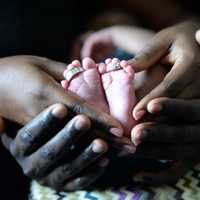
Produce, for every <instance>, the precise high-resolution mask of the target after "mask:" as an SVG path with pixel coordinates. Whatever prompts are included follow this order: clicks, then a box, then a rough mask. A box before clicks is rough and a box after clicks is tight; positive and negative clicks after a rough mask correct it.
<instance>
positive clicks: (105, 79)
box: [99, 58, 136, 136]
mask: <svg viewBox="0 0 200 200" xmlns="http://www.w3.org/2000/svg"><path fill="white" fill-rule="evenodd" d="M119 63H120V61H119V60H118V59H117V58H113V59H107V60H106V65H105V64H104V65H103V64H101V65H99V72H100V73H101V74H102V83H103V88H104V90H105V94H106V98H107V102H108V104H109V109H110V114H111V115H112V116H114V117H115V118H116V119H118V120H119V121H120V122H121V124H122V125H123V127H124V129H125V134H126V135H127V136H130V134H131V129H132V128H133V126H134V125H135V124H136V121H135V120H134V119H133V116H132V110H133V108H134V105H135V104H136V96H135V92H134V84H133V80H134V71H133V68H132V67H131V66H126V67H123V61H122V62H121V64H120V65H121V66H122V67H123V69H119V70H117V71H109V70H110V69H111V70H112V66H113V64H115V66H118V67H119Z"/></svg>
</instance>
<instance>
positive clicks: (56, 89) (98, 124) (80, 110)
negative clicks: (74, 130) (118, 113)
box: [48, 85, 123, 137]
mask: <svg viewBox="0 0 200 200" xmlns="http://www.w3.org/2000/svg"><path fill="white" fill-rule="evenodd" d="M48 90H49V91H48V94H49V97H48V99H49V103H48V104H49V105H51V104H53V103H55V102H61V103H63V104H65V105H66V106H67V107H68V108H69V109H70V111H71V113H72V114H84V115H87V116H88V117H89V118H90V119H91V120H92V122H93V123H94V128H97V129H101V130H104V131H106V132H109V133H112V134H113V135H115V136H118V137H121V136H122V135H123V129H122V127H121V125H120V123H119V122H118V121H117V120H115V119H114V118H113V117H111V116H110V115H108V114H107V113H103V112H101V111H99V110H98V109H97V108H95V107H93V106H91V105H89V104H88V103H87V102H85V101H84V100H83V99H81V98H80V97H78V96H77V95H75V94H74V93H72V92H69V91H68V92H66V91H64V90H63V88H62V87H60V86H59V85H53V86H52V87H50V88H49V89H48ZM107 135H108V137H112V136H111V134H107Z"/></svg>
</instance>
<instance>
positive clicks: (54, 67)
mask: <svg viewBox="0 0 200 200" xmlns="http://www.w3.org/2000/svg"><path fill="white" fill-rule="evenodd" d="M30 59H31V62H32V63H33V64H35V65H37V66H38V67H39V68H41V69H42V70H43V71H45V72H47V73H48V74H50V75H51V76H52V77H53V78H55V79H56V80H57V81H59V82H60V81H61V80H63V72H64V70H65V68H66V66H67V64H65V63H62V62H58V61H54V60H51V59H49V58H44V57H38V56H31V57H30Z"/></svg>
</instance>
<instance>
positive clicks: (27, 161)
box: [1, 104, 109, 191]
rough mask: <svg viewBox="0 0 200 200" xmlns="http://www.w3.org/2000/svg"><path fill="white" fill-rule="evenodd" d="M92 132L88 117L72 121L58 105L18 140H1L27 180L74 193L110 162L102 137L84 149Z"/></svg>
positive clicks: (89, 142) (38, 117)
mask: <svg viewBox="0 0 200 200" xmlns="http://www.w3.org/2000/svg"><path fill="white" fill-rule="evenodd" d="M90 128H91V121H90V120H89V118H88V117H86V116H84V115H77V116H75V117H73V118H71V119H70V118H69V113H68V110H67V108H66V107H65V106H64V105H62V104H55V105H52V106H50V107H48V108H47V109H46V110H44V111H43V112H41V113H40V114H39V115H38V116H36V117H35V118H34V119H33V120H31V121H30V122H29V123H27V124H26V125H25V126H24V127H23V128H21V129H20V130H19V131H18V132H17V136H16V137H15V138H14V139H11V138H9V137H8V136H7V135H6V134H2V135H1V138H2V142H3V144H4V145H5V146H6V147H7V149H8V150H9V151H10V153H11V154H12V155H13V156H14V158H15V159H16V160H17V162H18V163H19V165H20V166H21V167H22V169H23V172H24V174H25V175H26V176H28V177H30V178H32V179H35V180H37V181H38V182H39V183H41V184H42V185H45V186H49V187H52V188H54V189H57V190H65V191H71V190H76V189H82V188H85V187H86V186H89V185H90V184H91V183H93V182H94V181H95V180H96V179H97V178H98V177H99V176H101V175H102V174H103V172H104V171H105V169H106V166H107V165H108V162H109V160H108V159H107V158H106V156H105V153H106V152H107V150H108V145H107V143H106V142H105V141H103V140H102V139H99V138H98V136H97V137H96V139H94V140H92V139H90V140H88V142H87V143H85V145H82V148H80V140H81V144H82V143H84V142H82V141H83V140H84V138H89V137H88V136H89V135H90V134H91V132H92V130H90ZM92 134H93V133H92ZM93 138H94V136H93ZM85 169H87V171H85V172H84V170H85Z"/></svg>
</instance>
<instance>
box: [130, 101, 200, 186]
mask: <svg viewBox="0 0 200 200" xmlns="http://www.w3.org/2000/svg"><path fill="white" fill-rule="evenodd" d="M147 109H148V111H149V112H150V113H151V112H152V110H154V113H155V110H156V113H155V116H158V119H156V117H155V118H154V117H153V116H152V119H151V120H147V121H146V122H143V123H140V124H139V125H137V126H136V127H135V128H134V129H133V131H132V140H133V142H134V143H135V144H136V145H138V148H137V151H136V154H138V155H142V156H144V157H149V158H156V159H168V160H175V161H177V160H178V162H175V164H173V165H172V166H171V167H170V168H169V169H167V170H164V171H160V172H155V173H153V172H140V173H139V174H137V175H136V178H135V179H136V180H140V181H143V182H146V183H149V184H163V183H174V182H176V181H177V180H178V179H179V178H180V177H181V176H182V175H184V174H185V173H186V172H187V170H188V169H189V168H190V167H191V166H193V165H194V164H195V163H197V162H199V160H200V158H199V153H200V147H199V143H200V136H199V134H198V133H199V131H200V112H199V110H200V100H199V99H195V100H181V99H170V98H164V97H163V98H157V99H154V100H152V101H150V102H149V104H148V105H147Z"/></svg>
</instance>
